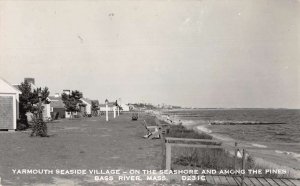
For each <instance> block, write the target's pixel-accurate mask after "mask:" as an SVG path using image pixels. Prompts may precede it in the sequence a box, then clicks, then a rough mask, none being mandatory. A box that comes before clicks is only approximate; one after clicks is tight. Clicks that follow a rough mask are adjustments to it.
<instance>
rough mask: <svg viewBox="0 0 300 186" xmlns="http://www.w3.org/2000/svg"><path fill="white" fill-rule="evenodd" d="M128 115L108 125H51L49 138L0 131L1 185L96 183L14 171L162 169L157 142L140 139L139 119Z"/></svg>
mask: <svg viewBox="0 0 300 186" xmlns="http://www.w3.org/2000/svg"><path fill="white" fill-rule="evenodd" d="M130 116H131V115H129V114H124V115H121V116H120V117H118V118H116V119H112V120H110V121H109V122H108V123H107V122H105V118H104V117H101V118H86V119H82V120H68V119H65V120H62V121H60V122H54V123H49V124H48V128H49V134H50V137H49V138H40V137H29V135H30V131H24V132H19V131H18V132H14V133H9V132H1V133H0V142H1V143H0V157H1V158H0V177H2V184H3V185H26V184H28V185H33V184H35V185H38V184H40V185H46V184H58V185H93V184H94V183H95V182H94V176H92V177H91V175H84V176H78V175H75V176H74V175H73V176H72V175H14V174H13V172H12V169H54V170H55V169H98V170H99V169H104V170H106V169H121V170H129V169H160V166H161V165H160V163H161V146H160V141H159V140H146V139H143V138H142V136H143V135H144V134H145V128H144V127H143V126H142V124H141V122H142V120H138V121H131V117H130ZM123 183H124V182H123ZM95 184H99V182H98V183H97V182H96V183H95ZM102 185H104V183H103V184H102ZM129 185H131V184H129Z"/></svg>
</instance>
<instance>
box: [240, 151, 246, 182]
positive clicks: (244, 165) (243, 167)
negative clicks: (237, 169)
mask: <svg viewBox="0 0 300 186" xmlns="http://www.w3.org/2000/svg"><path fill="white" fill-rule="evenodd" d="M245 168H246V150H245V149H243V164H242V170H245ZM245 173H246V172H245ZM244 179H245V174H242V183H241V185H242V186H244Z"/></svg>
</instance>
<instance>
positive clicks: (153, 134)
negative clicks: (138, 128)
mask: <svg viewBox="0 0 300 186" xmlns="http://www.w3.org/2000/svg"><path fill="white" fill-rule="evenodd" d="M144 127H145V128H146V130H147V134H146V135H145V136H144V138H147V139H159V138H160V137H161V132H160V129H159V127H158V126H148V125H147V122H146V121H145V120H144Z"/></svg>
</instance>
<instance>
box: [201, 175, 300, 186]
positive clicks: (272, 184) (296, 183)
mask: <svg viewBox="0 0 300 186" xmlns="http://www.w3.org/2000/svg"><path fill="white" fill-rule="evenodd" d="M205 177H206V182H207V183H210V184H214V185H232V186H234V185H236V186H239V185H241V181H242V178H241V176H223V175H222V176H217V175H206V176H205ZM244 185H245V186H250V185H251V186H300V180H298V179H292V178H263V177H245V178H244Z"/></svg>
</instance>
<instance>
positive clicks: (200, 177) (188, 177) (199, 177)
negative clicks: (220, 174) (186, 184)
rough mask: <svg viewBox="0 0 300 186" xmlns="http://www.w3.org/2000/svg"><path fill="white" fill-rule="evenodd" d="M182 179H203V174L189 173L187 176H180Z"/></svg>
mask: <svg viewBox="0 0 300 186" xmlns="http://www.w3.org/2000/svg"><path fill="white" fill-rule="evenodd" d="M181 180H182V181H198V180H201V181H205V176H203V175H197V176H196V175H189V176H181Z"/></svg>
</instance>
